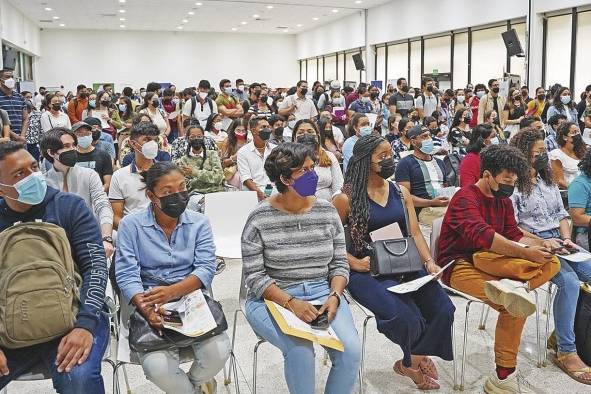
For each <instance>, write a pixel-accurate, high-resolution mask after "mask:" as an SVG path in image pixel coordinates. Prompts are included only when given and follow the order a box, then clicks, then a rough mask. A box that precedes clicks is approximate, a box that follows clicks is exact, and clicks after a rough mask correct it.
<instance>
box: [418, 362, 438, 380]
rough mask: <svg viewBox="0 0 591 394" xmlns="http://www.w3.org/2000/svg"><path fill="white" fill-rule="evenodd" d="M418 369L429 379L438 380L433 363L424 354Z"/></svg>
mask: <svg viewBox="0 0 591 394" xmlns="http://www.w3.org/2000/svg"><path fill="white" fill-rule="evenodd" d="M419 369H420V370H421V372H422V373H424V374H425V375H427V376H428V377H430V378H431V379H433V380H439V374H438V373H437V368H436V367H435V363H434V362H433V360H431V359H430V358H429V357H427V356H425V358H423V360H422V361H421V362H420V363H419Z"/></svg>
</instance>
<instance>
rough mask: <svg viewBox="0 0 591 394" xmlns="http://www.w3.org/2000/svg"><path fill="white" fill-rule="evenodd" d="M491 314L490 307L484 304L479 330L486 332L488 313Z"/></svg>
mask: <svg viewBox="0 0 591 394" xmlns="http://www.w3.org/2000/svg"><path fill="white" fill-rule="evenodd" d="M489 312H490V307H489V306H488V305H486V304H482V313H481V314H480V321H479V323H478V329H479V330H482V331H484V330H486V321H487V320H488V313H489Z"/></svg>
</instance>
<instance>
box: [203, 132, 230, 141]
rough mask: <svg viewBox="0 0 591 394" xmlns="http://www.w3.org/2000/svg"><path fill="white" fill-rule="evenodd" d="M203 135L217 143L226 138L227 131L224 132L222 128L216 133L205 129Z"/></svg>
mask: <svg viewBox="0 0 591 394" xmlns="http://www.w3.org/2000/svg"><path fill="white" fill-rule="evenodd" d="M205 136H206V137H211V139H213V140H214V141H215V142H216V143H217V144H219V143H221V142H224V141H225V140H227V139H228V133H226V132H225V131H223V130H222V131H219V132H218V133H217V134H215V133H212V132H211V131H206V132H205Z"/></svg>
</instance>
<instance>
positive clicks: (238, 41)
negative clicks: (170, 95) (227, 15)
mask: <svg viewBox="0 0 591 394" xmlns="http://www.w3.org/2000/svg"><path fill="white" fill-rule="evenodd" d="M295 48H296V45H295V36H293V35H270V34H268V35H256V34H235V33H191V32H147V31H141V32H139V31H92V30H75V31H74V30H52V29H46V30H44V31H43V32H42V33H41V49H42V52H43V56H41V58H40V59H39V63H38V67H37V72H38V74H37V84H38V85H47V86H55V85H60V84H63V85H64V86H65V87H66V89H70V90H71V89H73V88H75V86H76V85H77V84H79V83H85V84H92V83H93V82H114V83H115V89H116V90H119V89H120V88H121V87H122V86H123V85H129V86H133V87H136V88H139V87H141V86H146V83H147V82H150V81H157V82H172V83H174V84H176V85H177V86H178V87H179V88H184V87H187V86H196V85H197V83H198V82H199V80H200V79H208V80H209V81H210V82H211V83H212V86H215V87H216V88H217V87H218V83H219V81H220V80H221V79H222V78H228V79H230V80H232V81H233V80H235V79H236V78H243V79H244V80H245V81H247V82H253V81H257V82H262V81H264V82H267V83H268V84H270V85H271V86H292V85H293V84H294V83H295V81H297V79H298V72H299V68H298V62H297V60H296V50H295Z"/></svg>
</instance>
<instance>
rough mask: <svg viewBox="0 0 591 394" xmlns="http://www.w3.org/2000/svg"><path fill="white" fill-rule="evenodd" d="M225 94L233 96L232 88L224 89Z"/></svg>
mask: <svg viewBox="0 0 591 394" xmlns="http://www.w3.org/2000/svg"><path fill="white" fill-rule="evenodd" d="M224 93H226V94H232V88H224Z"/></svg>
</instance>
